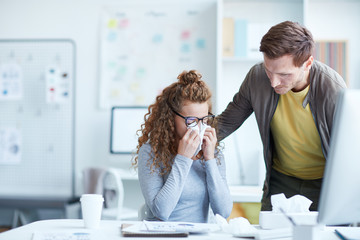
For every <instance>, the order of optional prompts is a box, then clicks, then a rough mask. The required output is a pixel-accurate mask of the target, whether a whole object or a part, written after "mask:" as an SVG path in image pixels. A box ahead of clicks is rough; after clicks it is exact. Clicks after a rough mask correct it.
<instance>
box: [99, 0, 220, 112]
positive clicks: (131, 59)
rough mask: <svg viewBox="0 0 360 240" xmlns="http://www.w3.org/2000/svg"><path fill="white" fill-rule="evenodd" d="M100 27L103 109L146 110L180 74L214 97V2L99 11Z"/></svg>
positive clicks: (166, 4)
mask: <svg viewBox="0 0 360 240" xmlns="http://www.w3.org/2000/svg"><path fill="white" fill-rule="evenodd" d="M100 28H101V32H100V79H99V81H100V84H99V86H100V88H99V95H100V96H99V101H100V102H99V105H100V107H101V108H103V109H110V108H111V107H112V106H148V105H150V104H151V103H153V102H154V100H155V97H156V96H157V95H158V94H159V93H160V92H161V91H162V89H163V88H164V87H166V86H168V85H170V84H171V83H172V82H174V81H177V76H178V75H179V74H180V73H181V72H182V71H183V70H187V71H188V70H192V69H196V70H198V71H199V72H200V73H201V74H202V75H203V79H204V80H205V81H206V82H207V83H208V84H209V85H210V88H211V89H212V91H213V92H214V93H215V82H216V52H217V46H216V39H217V32H216V31H217V2H216V1H206V2H205V1H198V2H197V1H192V2H191V3H190V2H180V1H179V2H178V3H162V4H159V3H158V4H156V3H153V4H146V3H143V4H129V3H128V4H125V3H124V4H122V5H117V6H112V7H107V8H104V9H103V12H102V15H101V23H100ZM214 95H215V94H214Z"/></svg>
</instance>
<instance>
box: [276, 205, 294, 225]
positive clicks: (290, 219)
mask: <svg viewBox="0 0 360 240" xmlns="http://www.w3.org/2000/svg"><path fill="white" fill-rule="evenodd" d="M280 211H281V212H282V213H283V214H284V215H285V217H287V219H289V221H290V222H291V224H292V225H293V226H296V223H295V222H294V220H293V219H292V217H290V216H289V215H287V214H286V212H285V211H284V209H282V208H280Z"/></svg>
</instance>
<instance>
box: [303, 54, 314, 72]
mask: <svg viewBox="0 0 360 240" xmlns="http://www.w3.org/2000/svg"><path fill="white" fill-rule="evenodd" d="M313 62H314V57H313V56H312V55H311V56H310V57H309V58H308V60H306V61H305V63H304V68H305V69H304V70H307V71H309V70H310V68H311V65H312V64H313Z"/></svg>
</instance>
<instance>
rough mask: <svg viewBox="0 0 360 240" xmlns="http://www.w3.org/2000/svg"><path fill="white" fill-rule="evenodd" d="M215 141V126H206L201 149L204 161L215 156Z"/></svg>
mask: <svg viewBox="0 0 360 240" xmlns="http://www.w3.org/2000/svg"><path fill="white" fill-rule="evenodd" d="M216 143H217V137H216V131H215V128H211V127H209V128H207V129H206V130H205V133H204V139H203V145H202V150H203V154H204V159H205V161H207V160H210V159H213V158H215V146H216Z"/></svg>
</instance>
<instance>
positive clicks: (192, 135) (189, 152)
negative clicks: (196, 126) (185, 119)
mask: <svg viewBox="0 0 360 240" xmlns="http://www.w3.org/2000/svg"><path fill="white" fill-rule="evenodd" d="M199 144H200V136H199V133H198V132H196V131H194V130H192V129H190V128H189V129H188V130H187V131H186V133H185V135H184V136H183V137H182V139H180V142H179V146H178V154H180V155H182V156H185V157H187V158H192V157H193V156H194V154H195V151H196V149H197V147H198V146H199Z"/></svg>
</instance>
